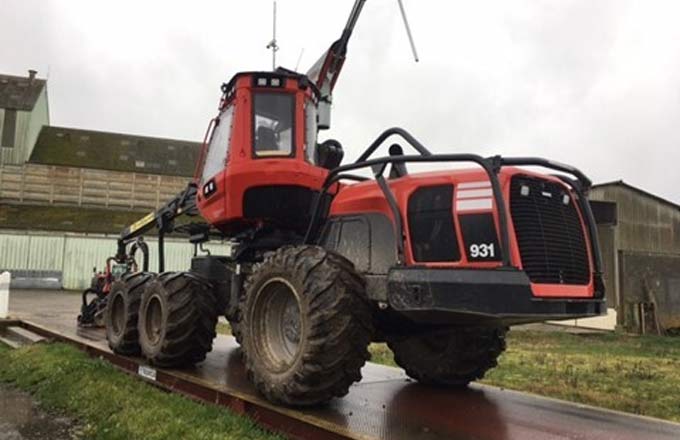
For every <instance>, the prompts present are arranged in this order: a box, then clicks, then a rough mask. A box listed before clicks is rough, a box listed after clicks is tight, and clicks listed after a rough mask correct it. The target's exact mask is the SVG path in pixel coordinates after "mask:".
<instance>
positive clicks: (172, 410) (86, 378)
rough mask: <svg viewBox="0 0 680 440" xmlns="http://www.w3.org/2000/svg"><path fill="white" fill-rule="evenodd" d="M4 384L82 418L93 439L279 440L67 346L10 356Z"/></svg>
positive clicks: (4, 361) (2, 370) (0, 372)
mask: <svg viewBox="0 0 680 440" xmlns="http://www.w3.org/2000/svg"><path fill="white" fill-rule="evenodd" d="M0 381H3V382H11V383H13V384H14V385H15V386H17V387H19V388H21V389H23V390H26V391H29V392H31V393H32V394H33V395H34V396H35V397H36V398H37V399H38V400H39V401H40V402H41V403H42V404H44V405H46V406H47V407H49V408H53V409H57V410H61V411H63V412H65V413H66V414H67V415H69V416H71V417H74V418H76V419H77V420H78V421H79V422H80V423H81V424H82V425H83V430H84V433H83V434H84V436H85V437H86V438H93V439H106V440H114V439H121V440H123V439H149V440H152V439H253V440H260V439H275V438H279V437H276V436H274V435H272V434H270V433H267V432H265V431H264V430H262V429H261V428H259V427H257V426H256V425H255V424H254V422H252V421H251V420H249V419H247V418H245V417H242V416H238V415H235V414H232V413H230V412H229V411H228V410H225V409H222V408H218V407H215V406H211V405H204V404H201V403H198V402H194V401H192V400H190V399H187V398H184V397H182V396H179V395H177V394H171V393H166V392H163V391H162V390H159V389H157V388H155V387H153V386H151V385H148V384H145V383H144V382H142V381H141V380H139V379H136V378H134V377H131V376H129V375H126V374H125V373H122V372H120V371H118V370H116V369H115V368H113V367H112V366H111V365H110V364H108V363H106V362H104V361H101V360H97V359H92V358H89V357H88V356H87V355H85V354H84V353H82V352H81V351H79V350H77V349H76V348H73V347H71V346H68V345H65V344H58V343H55V344H38V345H32V346H28V347H23V348H20V349H18V350H9V349H8V348H7V347H5V346H3V345H2V344H0Z"/></svg>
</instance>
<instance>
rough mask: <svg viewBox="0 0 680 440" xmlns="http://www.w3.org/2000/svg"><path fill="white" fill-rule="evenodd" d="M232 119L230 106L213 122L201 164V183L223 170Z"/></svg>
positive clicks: (227, 151)
mask: <svg viewBox="0 0 680 440" xmlns="http://www.w3.org/2000/svg"><path fill="white" fill-rule="evenodd" d="M233 118H234V106H233V105H232V106H230V107H229V108H227V109H226V110H224V111H223V112H222V114H221V115H220V116H219V117H218V118H217V120H216V121H215V127H214V128H213V131H212V134H211V136H210V142H209V143H208V154H206V157H205V163H204V164H203V176H202V180H201V181H202V182H205V181H206V180H208V179H209V178H211V177H213V176H214V175H215V174H217V173H219V172H220V171H222V169H224V165H225V163H226V160H227V154H228V153H229V141H230V138H231V124H232V120H233Z"/></svg>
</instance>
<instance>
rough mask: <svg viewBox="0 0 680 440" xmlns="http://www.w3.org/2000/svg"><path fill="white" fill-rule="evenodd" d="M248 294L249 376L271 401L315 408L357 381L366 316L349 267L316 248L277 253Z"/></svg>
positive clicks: (260, 268) (258, 269)
mask: <svg viewBox="0 0 680 440" xmlns="http://www.w3.org/2000/svg"><path fill="white" fill-rule="evenodd" d="M245 292H246V293H245V295H244V296H243V299H242V303H241V313H242V322H241V326H242V327H241V330H242V335H241V336H242V339H243V343H242V348H243V355H244V360H245V366H246V371H247V373H248V377H249V378H250V380H252V381H253V383H254V384H255V386H256V387H257V389H258V390H259V391H260V392H261V393H262V394H263V395H264V396H265V397H267V398H268V399H269V400H270V401H273V402H276V403H284V404H288V405H296V406H304V405H314V404H317V403H321V402H325V401H328V400H330V399H331V398H333V397H341V396H344V395H345V394H347V392H348V391H349V387H350V385H351V384H352V383H353V382H355V381H358V380H360V379H361V367H362V366H363V365H364V363H365V362H366V360H367V359H368V358H369V354H368V350H367V348H368V344H369V342H370V340H371V337H372V321H371V309H370V305H369V303H368V301H367V299H366V296H365V292H364V282H363V280H362V278H361V277H360V276H359V275H357V273H356V272H355V270H354V266H353V265H352V263H351V262H350V261H349V260H347V259H345V258H344V257H342V256H340V255H338V254H335V253H332V252H329V251H326V250H325V249H323V248H321V247H318V246H296V247H285V248H281V249H279V250H277V251H276V252H274V253H273V254H270V255H269V256H268V257H267V258H266V259H265V260H264V261H263V262H262V263H259V264H258V265H256V266H255V267H254V268H253V271H252V274H251V275H250V277H249V278H248V280H247V282H246V286H245Z"/></svg>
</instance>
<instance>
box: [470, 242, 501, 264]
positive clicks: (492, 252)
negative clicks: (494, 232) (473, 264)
mask: <svg viewBox="0 0 680 440" xmlns="http://www.w3.org/2000/svg"><path fill="white" fill-rule="evenodd" d="M469 250H470V252H469V255H470V257H471V258H472V259H479V260H484V259H487V258H495V257H496V247H495V246H494V244H493V243H482V244H477V243H474V244H471V245H470V249H469Z"/></svg>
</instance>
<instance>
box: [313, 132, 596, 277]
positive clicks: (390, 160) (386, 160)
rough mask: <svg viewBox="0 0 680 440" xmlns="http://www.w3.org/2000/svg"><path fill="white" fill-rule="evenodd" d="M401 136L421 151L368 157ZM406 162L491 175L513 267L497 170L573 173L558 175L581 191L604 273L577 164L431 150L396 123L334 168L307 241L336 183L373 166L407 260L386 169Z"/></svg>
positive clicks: (504, 248)
mask: <svg viewBox="0 0 680 440" xmlns="http://www.w3.org/2000/svg"><path fill="white" fill-rule="evenodd" d="M395 135H396V136H400V137H401V138H402V139H404V140H405V141H406V142H407V143H408V144H409V145H411V146H412V147H413V148H414V149H415V150H416V151H417V152H418V153H420V154H418V155H395V156H388V157H379V158H375V159H369V157H370V156H371V155H372V154H373V153H374V152H375V151H376V150H377V149H378V147H380V145H382V144H383V142H385V140H387V139H388V138H389V137H391V136H395ZM407 162H417V163H435V162H474V163H476V164H477V165H479V166H480V167H481V168H482V169H483V170H484V171H485V172H486V174H487V176H488V177H489V181H490V182H491V189H492V193H493V198H494V203H495V205H496V207H497V209H498V222H499V226H500V247H501V255H502V264H503V267H507V268H510V267H512V265H511V262H510V249H509V246H508V243H509V241H510V238H509V237H510V234H509V231H508V212H507V209H506V206H505V203H504V201H503V195H502V192H501V187H500V183H499V181H498V172H499V171H500V170H501V168H502V167H504V166H540V167H543V168H547V169H551V170H555V171H559V172H562V173H566V174H570V175H571V176H574V177H575V178H576V180H573V179H571V178H569V177H566V176H563V175H557V177H558V178H559V179H561V180H562V181H563V182H565V183H566V184H568V185H569V186H570V187H571V188H572V189H573V190H574V192H575V193H576V194H577V195H578V201H577V203H578V206H579V208H580V209H581V212H582V213H583V215H584V217H585V220H586V223H587V225H586V226H587V228H588V233H589V235H590V245H591V251H592V255H593V260H594V261H593V263H594V266H595V273H596V274H597V275H600V274H601V273H602V257H601V255H600V250H599V246H598V245H597V229H596V227H595V218H594V217H593V212H592V210H591V208H590V204H589V203H588V201H587V199H586V197H585V192H587V190H588V189H589V188H590V186H591V184H592V183H591V181H590V179H588V177H586V175H585V174H583V173H582V172H581V171H580V170H578V169H577V168H574V167H572V166H569V165H565V164H561V163H558V162H554V161H550V160H547V159H543V158H539V157H502V156H498V155H497V156H490V157H482V156H479V155H477V154H432V153H431V152H430V151H429V150H428V149H427V148H426V147H425V146H424V145H423V144H421V143H420V142H419V141H418V140H417V139H416V138H414V137H413V136H412V135H411V134H410V133H409V132H408V131H406V130H404V129H403V128H400V127H393V128H389V129H387V130H385V131H384V132H382V133H381V134H380V135H379V136H378V137H377V138H376V139H375V140H374V141H373V142H372V143H371V144H370V145H369V146H368V148H366V150H365V151H364V152H363V153H362V154H361V156H359V158H358V159H357V160H356V161H355V162H354V163H351V164H347V165H341V166H339V167H337V168H334V169H332V170H331V171H330V172H329V173H328V176H327V177H326V180H325V181H324V184H323V186H322V189H321V191H320V193H319V194H318V196H317V197H316V200H315V201H314V204H313V206H312V210H311V218H310V223H309V227H308V229H307V233H306V234H305V238H304V243H306V244H310V243H311V242H312V241H313V240H314V239H315V238H317V235H318V232H319V230H318V229H319V222H320V219H321V217H322V215H324V216H325V215H327V212H324V211H327V209H328V207H329V206H330V203H325V202H324V200H325V196H326V195H328V194H329V193H328V191H329V190H330V188H331V186H333V184H335V183H337V182H339V181H340V180H354V181H365V180H369V178H367V177H364V176H358V175H355V174H350V173H348V172H349V171H355V170H358V169H362V168H368V167H370V168H371V171H372V173H373V177H374V178H375V180H376V182H377V183H378V186H379V187H380V189H381V191H382V192H383V195H384V196H385V199H386V200H387V203H388V205H389V207H390V210H391V211H392V215H393V217H394V223H395V225H394V226H395V229H396V231H395V232H396V242H397V256H398V260H397V264H399V265H400V264H403V262H404V227H403V219H402V217H401V211H400V210H399V206H398V205H397V202H396V199H395V198H394V194H392V191H391V190H390V187H389V185H388V184H387V182H386V180H385V177H384V172H385V169H386V168H387V165H388V164H394V163H407Z"/></svg>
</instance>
